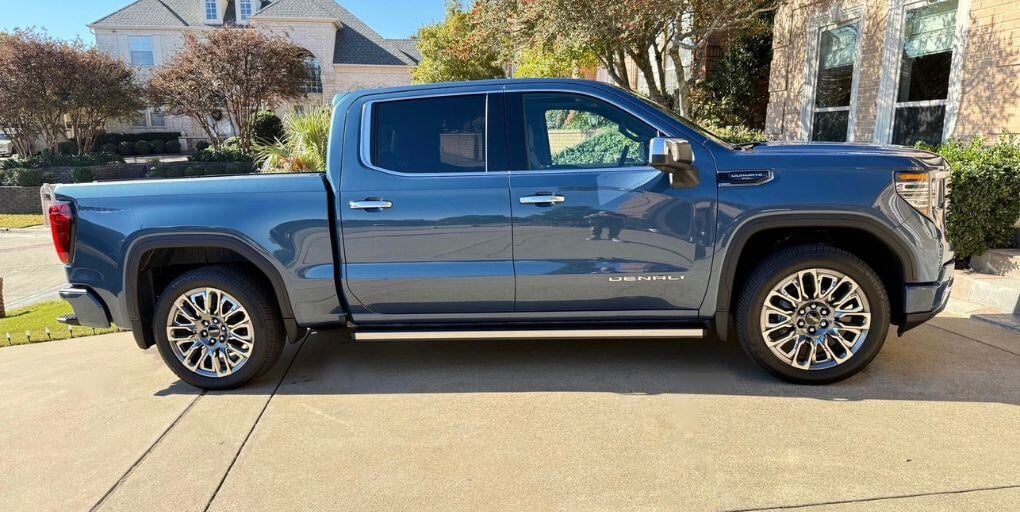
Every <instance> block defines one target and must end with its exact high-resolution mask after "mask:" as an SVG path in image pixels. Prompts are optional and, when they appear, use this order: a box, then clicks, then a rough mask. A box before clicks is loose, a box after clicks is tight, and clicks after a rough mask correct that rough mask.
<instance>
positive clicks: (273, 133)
mask: <svg viewBox="0 0 1020 512" xmlns="http://www.w3.org/2000/svg"><path fill="white" fill-rule="evenodd" d="M252 128H253V129H254V130H255V141H256V142H258V143H259V144H272V143H274V142H276V141H277V140H278V139H283V121H281V120H280V118H279V117H278V116H277V115H276V114H274V113H272V112H270V111H268V110H262V111H260V112H259V113H258V114H255V121H254V123H253V125H252Z"/></svg>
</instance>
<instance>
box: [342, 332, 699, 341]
mask: <svg viewBox="0 0 1020 512" xmlns="http://www.w3.org/2000/svg"><path fill="white" fill-rule="evenodd" d="M704 336H705V330H704V329H577V330H574V329H558V330H552V329H531V330H521V331H374V332H373V331H369V332H355V333H354V341H398V340H414V341H428V340H450V341H452V340H596V339H598V340H605V339H627V338H644V339H649V338H652V339H672V338H702V337H704Z"/></svg>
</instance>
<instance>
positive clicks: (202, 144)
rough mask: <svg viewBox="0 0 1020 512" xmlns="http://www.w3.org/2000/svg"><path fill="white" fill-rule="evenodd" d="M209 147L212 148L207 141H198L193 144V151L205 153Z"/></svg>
mask: <svg viewBox="0 0 1020 512" xmlns="http://www.w3.org/2000/svg"><path fill="white" fill-rule="evenodd" d="M210 146H212V144H209V141H207V140H200V141H198V142H196V143H195V151H205V150H207V149H209V147H210Z"/></svg>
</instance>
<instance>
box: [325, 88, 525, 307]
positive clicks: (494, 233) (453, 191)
mask: <svg viewBox="0 0 1020 512" xmlns="http://www.w3.org/2000/svg"><path fill="white" fill-rule="evenodd" d="M501 100H502V95H501V94H485V93H479V94H462V95H453V96H422V97H418V98H412V99H407V98H406V96H401V97H400V98H399V99H397V98H395V99H393V100H388V99H385V96H384V99H376V100H373V101H370V102H368V103H366V104H355V105H354V106H352V113H351V114H350V118H353V119H358V118H359V117H361V118H362V121H361V122H360V123H348V125H347V130H348V137H357V138H356V140H360V141H361V142H360V144H359V145H358V146H357V149H356V150H355V151H345V154H344V157H343V170H342V177H341V185H340V194H339V198H338V199H339V211H340V215H341V217H342V223H341V226H342V235H343V255H342V256H341V257H342V259H343V261H344V264H345V276H344V281H343V282H344V283H345V284H346V286H347V288H348V292H349V294H350V296H351V297H353V299H354V300H352V301H351V302H352V304H350V306H351V310H352V312H353V313H352V314H353V316H354V319H355V321H371V320H373V319H375V320H379V321H388V320H387V319H383V318H377V317H378V316H380V315H382V316H387V317H389V320H392V319H393V316H394V315H413V316H414V317H417V318H422V317H430V316H434V317H437V318H438V317H442V316H444V315H445V316H447V317H449V318H458V317H463V315H464V314H468V313H509V312H512V311H513V304H514V275H513V257H512V247H511V243H510V238H511V228H510V199H509V195H508V187H509V184H508V177H507V173H506V169H505V163H504V161H505V154H506V153H505V137H504V135H505V132H504V130H503V123H502V120H501V119H502V113H503V105H502V102H501ZM488 112H491V115H488V116H487V113H488ZM487 119H488V121H489V123H496V124H494V126H496V130H495V132H493V131H492V130H489V129H488V127H487V126H486V120H487ZM352 124H353V126H352ZM352 131H353V132H355V133H357V134H358V135H355V133H351V132H352ZM359 132H360V133H359ZM488 134H492V135H493V136H491V137H490V136H488ZM350 149H354V148H350ZM497 171H498V172H497Z"/></svg>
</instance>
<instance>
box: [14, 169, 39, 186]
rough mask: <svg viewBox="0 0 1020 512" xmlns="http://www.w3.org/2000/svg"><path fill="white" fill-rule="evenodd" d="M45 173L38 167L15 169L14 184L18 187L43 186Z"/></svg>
mask: <svg viewBox="0 0 1020 512" xmlns="http://www.w3.org/2000/svg"><path fill="white" fill-rule="evenodd" d="M42 184H43V175H42V173H41V172H39V170H38V169H15V170H14V185H15V186H18V187H41V186H42Z"/></svg>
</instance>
